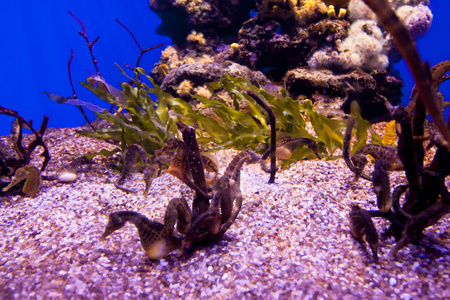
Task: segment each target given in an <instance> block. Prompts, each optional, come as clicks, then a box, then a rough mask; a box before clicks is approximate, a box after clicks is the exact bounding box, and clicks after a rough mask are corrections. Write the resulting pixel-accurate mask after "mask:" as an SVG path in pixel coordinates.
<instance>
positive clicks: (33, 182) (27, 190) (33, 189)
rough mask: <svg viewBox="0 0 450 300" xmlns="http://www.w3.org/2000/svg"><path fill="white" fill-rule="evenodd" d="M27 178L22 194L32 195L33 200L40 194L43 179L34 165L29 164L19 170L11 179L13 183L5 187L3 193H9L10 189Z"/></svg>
mask: <svg viewBox="0 0 450 300" xmlns="http://www.w3.org/2000/svg"><path fill="white" fill-rule="evenodd" d="M25 178H26V179H27V180H26V181H25V184H24V185H23V188H22V192H23V193H24V194H27V195H30V197H31V198H34V197H36V196H37V194H38V192H39V188H40V186H41V181H42V179H41V175H40V172H39V170H38V168H36V167H35V166H33V165H32V164H28V165H25V166H23V167H21V168H19V169H17V171H16V173H15V174H14V176H13V178H12V179H11V182H10V183H9V184H8V186H6V187H4V188H3V190H2V191H4V192H7V191H8V190H9V189H10V188H12V187H13V186H15V185H16V184H18V183H19V182H21V181H22V180H24V179H25Z"/></svg>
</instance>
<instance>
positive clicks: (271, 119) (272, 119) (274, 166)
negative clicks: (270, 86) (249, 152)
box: [247, 91, 278, 183]
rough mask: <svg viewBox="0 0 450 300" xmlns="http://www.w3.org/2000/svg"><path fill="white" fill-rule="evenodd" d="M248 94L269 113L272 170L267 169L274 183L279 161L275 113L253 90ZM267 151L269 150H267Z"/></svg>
mask: <svg viewBox="0 0 450 300" xmlns="http://www.w3.org/2000/svg"><path fill="white" fill-rule="evenodd" d="M247 95H249V96H250V97H252V98H253V100H255V102H256V103H258V105H259V106H261V107H262V108H263V109H264V110H265V111H266V112H267V115H268V116H269V124H270V170H266V171H269V173H270V178H269V183H274V182H275V174H276V173H277V170H278V168H277V162H276V156H275V154H276V153H275V151H276V138H277V133H276V128H275V115H274V114H273V112H272V110H271V109H270V107H269V106H267V104H266V103H265V102H264V101H263V100H262V99H261V98H260V97H259V96H258V95H257V94H256V93H255V92H253V91H247ZM266 153H267V152H266ZM266 158H267V155H266V157H264V156H263V157H262V158H261V159H262V160H264V159H266Z"/></svg>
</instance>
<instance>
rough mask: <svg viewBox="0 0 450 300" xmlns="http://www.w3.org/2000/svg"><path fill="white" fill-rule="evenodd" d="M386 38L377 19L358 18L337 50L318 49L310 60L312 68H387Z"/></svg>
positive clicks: (367, 69) (309, 63)
mask: <svg viewBox="0 0 450 300" xmlns="http://www.w3.org/2000/svg"><path fill="white" fill-rule="evenodd" d="M384 45H385V40H384V38H383V33H382V32H381V30H380V28H378V26H377V25H376V22H375V21H369V20H358V21H356V22H354V23H353V24H352V25H351V26H350V30H349V35H348V37H347V38H346V39H345V40H344V41H342V43H340V44H338V46H337V51H336V50H335V51H332V50H331V48H324V49H321V50H319V51H316V52H315V53H314V54H313V55H312V56H311V58H310V59H309V60H308V65H309V66H310V67H311V68H318V67H325V68H328V69H340V70H343V71H345V70H349V69H355V68H361V69H363V70H365V71H372V70H374V69H386V68H387V67H388V65H389V60H388V57H387V56H386V55H385V54H384Z"/></svg>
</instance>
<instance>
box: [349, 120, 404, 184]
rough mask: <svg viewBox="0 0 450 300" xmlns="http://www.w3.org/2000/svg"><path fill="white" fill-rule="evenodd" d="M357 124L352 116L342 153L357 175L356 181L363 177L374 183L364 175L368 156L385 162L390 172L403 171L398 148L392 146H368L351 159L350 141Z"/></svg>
mask: <svg viewBox="0 0 450 300" xmlns="http://www.w3.org/2000/svg"><path fill="white" fill-rule="evenodd" d="M354 124H355V120H354V119H353V118H352V117H351V116H350V117H349V119H348V123H347V129H346V131H345V135H344V140H343V143H342V145H343V146H342V152H343V157H344V160H345V163H346V164H347V166H348V167H349V169H350V170H351V171H352V172H353V173H355V175H356V177H355V178H356V179H357V178H358V177H362V178H364V179H367V180H369V181H372V177H370V176H369V175H367V174H365V173H363V171H364V167H365V166H366V165H367V162H368V160H367V157H366V156H367V155H371V156H372V157H373V158H375V159H376V160H383V161H384V162H385V164H386V169H387V170H388V171H400V170H403V164H402V162H401V161H400V158H399V157H398V150H397V148H395V147H393V146H390V145H386V146H383V145H376V144H367V145H363V146H361V147H360V148H359V149H358V150H357V151H356V152H355V153H354V154H353V155H352V156H351V157H350V139H351V133H352V128H353V126H354Z"/></svg>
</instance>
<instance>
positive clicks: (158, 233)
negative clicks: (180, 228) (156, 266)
mask: <svg viewBox="0 0 450 300" xmlns="http://www.w3.org/2000/svg"><path fill="white" fill-rule="evenodd" d="M126 222H130V223H132V224H134V225H135V226H136V228H137V229H138V233H139V237H140V239H141V245H142V248H143V249H144V251H145V252H146V253H147V255H148V257H149V258H150V259H160V258H162V257H165V256H167V255H168V254H169V253H170V252H172V251H174V250H176V249H179V248H180V247H181V240H180V239H179V238H177V237H174V236H173V235H172V234H171V232H170V230H169V227H168V226H165V225H163V224H161V223H158V222H155V221H150V220H149V219H148V218H147V217H146V216H144V215H142V214H140V213H137V212H134V211H118V212H113V213H111V214H110V215H109V221H108V224H107V225H106V228H105V232H104V233H103V235H102V236H101V237H100V240H104V239H105V238H106V237H107V236H109V235H110V234H111V233H113V232H114V231H116V230H118V229H120V228H122V227H123V226H124V225H125V223H126ZM172 230H173V229H172Z"/></svg>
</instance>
